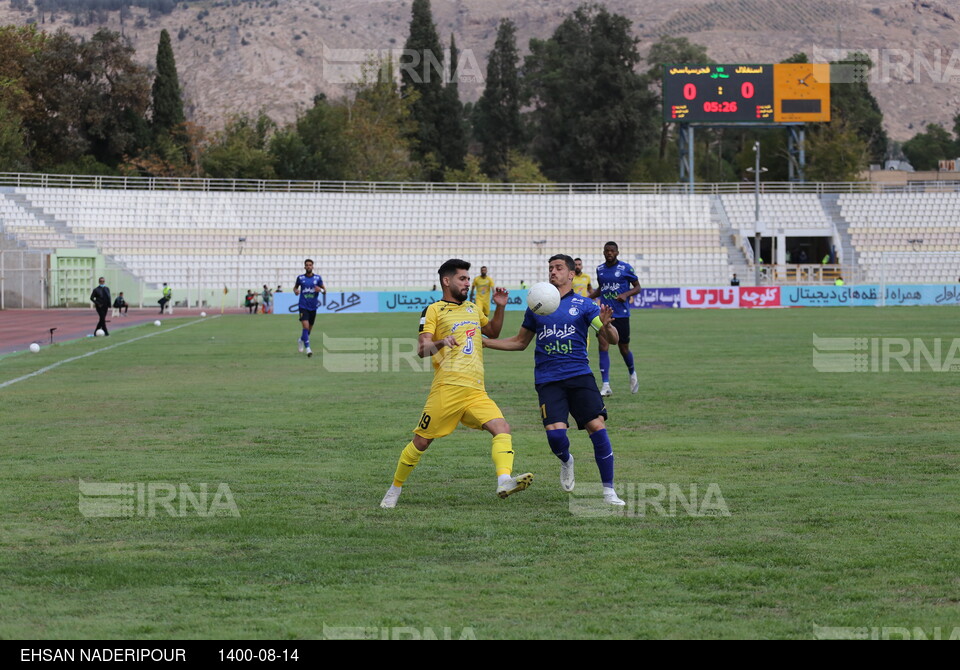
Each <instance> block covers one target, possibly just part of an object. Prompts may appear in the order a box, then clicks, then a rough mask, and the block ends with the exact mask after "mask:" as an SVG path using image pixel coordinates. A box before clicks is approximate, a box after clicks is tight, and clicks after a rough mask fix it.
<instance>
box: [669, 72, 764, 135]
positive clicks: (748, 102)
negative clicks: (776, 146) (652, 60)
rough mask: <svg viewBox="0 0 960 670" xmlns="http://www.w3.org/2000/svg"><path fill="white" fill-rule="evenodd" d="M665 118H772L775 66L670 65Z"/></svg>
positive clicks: (717, 120) (716, 120)
mask: <svg viewBox="0 0 960 670" xmlns="http://www.w3.org/2000/svg"><path fill="white" fill-rule="evenodd" d="M665 67H666V71H665V72H664V77H663V120H664V121H667V122H672V123H689V122H692V121H709V122H714V123H738V122H739V123H747V122H750V123H757V122H761V123H762V122H764V121H770V122H772V121H773V66H772V65H667V66H665Z"/></svg>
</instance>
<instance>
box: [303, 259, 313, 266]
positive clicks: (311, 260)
mask: <svg viewBox="0 0 960 670" xmlns="http://www.w3.org/2000/svg"><path fill="white" fill-rule="evenodd" d="M303 263H304V265H306V264H307V263H313V259H312V258H308V259H307V260H305V261H304V262H303Z"/></svg>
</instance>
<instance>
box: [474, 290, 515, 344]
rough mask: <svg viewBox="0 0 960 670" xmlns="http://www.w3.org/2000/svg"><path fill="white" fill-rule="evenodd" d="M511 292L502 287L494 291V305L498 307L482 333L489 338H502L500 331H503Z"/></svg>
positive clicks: (481, 330)
mask: <svg viewBox="0 0 960 670" xmlns="http://www.w3.org/2000/svg"><path fill="white" fill-rule="evenodd" d="M509 296H510V292H509V291H508V290H507V289H505V288H502V287H497V288H496V289H494V291H493V304H495V305H496V306H497V309H496V311H495V312H494V313H493V318H492V319H490V320H489V321H488V322H487V325H485V326H484V327H483V328H481V329H480V332H481V333H483V334H484V335H486V336H487V337H500V331H501V330H503V314H504V312H506V307H507V298H508V297H509Z"/></svg>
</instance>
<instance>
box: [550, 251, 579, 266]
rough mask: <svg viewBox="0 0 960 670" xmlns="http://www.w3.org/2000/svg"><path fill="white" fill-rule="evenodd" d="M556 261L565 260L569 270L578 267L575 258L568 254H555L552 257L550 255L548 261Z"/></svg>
mask: <svg viewBox="0 0 960 670" xmlns="http://www.w3.org/2000/svg"><path fill="white" fill-rule="evenodd" d="M554 261H563V262H564V263H565V264H566V266H567V269H568V270H576V269H577V266H576V265H574V263H573V259H572V258H570V257H569V256H567V255H566V254H557V255H555V256H551V257H550V260H549V261H547V262H548V263H552V262H554Z"/></svg>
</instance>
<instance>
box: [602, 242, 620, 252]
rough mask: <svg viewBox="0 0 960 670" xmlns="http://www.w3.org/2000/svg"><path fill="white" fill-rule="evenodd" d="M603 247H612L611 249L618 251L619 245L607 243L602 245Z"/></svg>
mask: <svg viewBox="0 0 960 670" xmlns="http://www.w3.org/2000/svg"><path fill="white" fill-rule="evenodd" d="M603 246H605V247H613V248H614V249H616V250H617V251H620V245H618V244H617V243H616V242H607V243H606V244H604V245H603Z"/></svg>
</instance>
